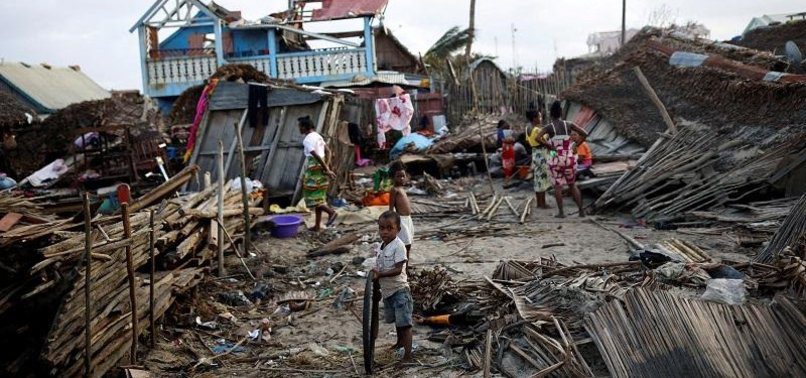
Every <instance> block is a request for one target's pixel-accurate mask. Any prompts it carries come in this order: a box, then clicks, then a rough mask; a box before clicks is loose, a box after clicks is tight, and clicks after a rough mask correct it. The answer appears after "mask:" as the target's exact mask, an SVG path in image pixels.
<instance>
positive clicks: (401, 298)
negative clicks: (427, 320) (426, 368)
mask: <svg viewBox="0 0 806 378" xmlns="http://www.w3.org/2000/svg"><path fill="white" fill-rule="evenodd" d="M399 232H400V216H399V215H398V214H397V213H395V212H394V211H391V210H388V211H385V212H384V213H383V214H381V216H380V218H378V233H379V234H380V235H381V240H382V241H383V244H381V248H380V250H379V251H378V253H377V255H376V260H375V268H374V269H372V279H373V280H376V282H377V283H378V285H380V288H381V295H382V296H383V312H384V321H385V322H386V323H395V330H396V332H397V342H396V343H395V345H392V347H391V348H390V349H392V350H397V349H398V348H401V347H402V348H403V350H404V354H403V361H411V341H412V332H411V327H412V324H413V322H412V312H413V311H414V301H413V300H412V299H411V290H410V289H409V282H408V276H407V275H406V261H407V260H408V259H407V258H406V248H405V246H404V245H403V242H402V241H400V238H398V237H397V235H398V233H399Z"/></svg>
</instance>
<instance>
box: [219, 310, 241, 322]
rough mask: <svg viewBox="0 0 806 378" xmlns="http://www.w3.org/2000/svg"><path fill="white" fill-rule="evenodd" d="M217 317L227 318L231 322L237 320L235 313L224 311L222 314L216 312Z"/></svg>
mask: <svg viewBox="0 0 806 378" xmlns="http://www.w3.org/2000/svg"><path fill="white" fill-rule="evenodd" d="M218 317H219V318H221V319H225V320H229V321H230V322H232V323H237V322H238V318H236V317H235V315H232V313H231V312H224V313H222V314H218Z"/></svg>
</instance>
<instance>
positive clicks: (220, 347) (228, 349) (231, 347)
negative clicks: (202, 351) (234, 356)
mask: <svg viewBox="0 0 806 378" xmlns="http://www.w3.org/2000/svg"><path fill="white" fill-rule="evenodd" d="M210 349H211V350H212V351H213V353H215V354H222V353H243V352H246V348H244V347H243V346H240V345H236V344H235V343H233V342H231V341H226V340H224V339H220V340H218V343H216V345H213V346H212V347H210Z"/></svg>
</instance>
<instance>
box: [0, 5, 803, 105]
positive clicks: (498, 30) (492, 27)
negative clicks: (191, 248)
mask: <svg viewBox="0 0 806 378" xmlns="http://www.w3.org/2000/svg"><path fill="white" fill-rule="evenodd" d="M205 1H206V0H205ZM218 3H219V4H221V5H223V6H225V7H227V8H229V9H232V10H241V11H243V14H244V16H245V17H247V18H251V19H257V18H259V17H261V16H264V15H266V14H268V13H271V12H274V11H277V10H279V9H283V8H285V7H286V6H287V4H288V2H287V1H286V0H269V1H267V0H220V1H218ZM468 3H469V1H467V0H390V2H389V6H388V8H387V11H386V15H385V17H384V23H385V24H386V25H387V27H389V28H390V29H391V30H392V32H393V33H395V35H396V36H397V37H398V38H399V39H400V40H401V41H402V42H403V43H404V44H406V45H407V46H408V47H409V48H410V49H411V50H412V51H413V52H415V53H416V52H421V53H425V51H426V50H428V48H429V47H430V46H431V44H433V43H434V42H435V41H436V40H437V39H438V38H439V37H440V36H441V35H442V33H444V32H445V31H446V30H448V29H449V28H450V27H452V26H454V25H458V26H460V27H466V26H467V23H468ZM151 4H152V1H151V0H125V1H108V0H106V1H105V0H68V1H57V0H35V1H30V0H28V1H11V0H6V1H2V2H0V25H3V26H2V27H0V56H1V57H2V58H4V59H6V60H15V61H25V62H29V63H40V62H48V63H51V64H56V65H72V64H78V65H80V66H81V67H82V69H83V70H84V72H86V73H87V74H88V75H90V76H91V77H92V78H93V79H95V80H96V81H97V82H98V83H100V84H101V85H102V86H104V87H107V88H115V89H130V88H140V87H141V73H140V63H139V47H138V42H137V36H136V35H135V34H130V33H129V32H128V29H129V27H130V26H131V25H132V24H134V22H135V21H137V19H138V18H139V17H140V16H141V15H142V14H143V13H144V12H145V11H146V10H147V9H148V7H149V6H150V5H151ZM663 5H666V7H668V8H669V9H672V10H673V11H674V12H673V13H674V14H675V15H676V16H677V17H676V18H677V19H678V21H680V22H685V21H689V20H693V21H697V22H701V23H703V24H705V25H706V26H707V27H708V28H709V29H711V31H712V37H713V38H717V39H729V38H731V37H733V36H735V35H738V34H740V33H741V31H742V30H743V29H744V27H745V25H747V23H748V22H749V21H750V19H751V18H752V17H755V16H759V15H762V14H777V13H792V12H800V11H804V10H806V9H804V6H803V3H802V2H800V1H795V0H765V1H757V0H734V1H732V2H730V4H729V5H727V4H726V2H725V1H718V0H678V1H674V2H671V1H663V0H642V1H641V2H636V1H633V0H628V1H627V27H641V26H643V25H644V24H645V23H646V22H647V20H648V18H649V15H650V14H651V13H652V11H653V10H656V9H659V8H660V7H661V6H663ZM513 24H514V26H515V28H516V29H517V31H516V32H515V49H514V52H515V54H513V46H512V32H511V27H512V25H513ZM476 27H477V31H478V32H477V40H476V43H475V44H474V51H477V52H480V53H484V54H488V55H496V50H497V52H498V53H497V56H498V59H497V62H498V63H499V64H500V65H501V66H502V67H504V68H508V67H510V66H512V64H513V56H515V57H516V58H517V62H516V63H517V64H518V65H521V66H524V67H527V68H528V69H531V68H534V67H535V66H537V67H538V68H540V69H543V70H547V69H550V67H551V65H552V64H553V63H554V60H555V59H556V58H557V57H572V56H575V55H580V54H584V53H587V52H588V50H587V45H586V44H585V40H586V39H587V36H588V34H589V33H592V32H597V31H608V30H618V29H619V28H620V27H621V2H620V1H618V0H564V1H534V0H527V1H523V0H519V1H515V0H477V9H476ZM496 41H497V42H496Z"/></svg>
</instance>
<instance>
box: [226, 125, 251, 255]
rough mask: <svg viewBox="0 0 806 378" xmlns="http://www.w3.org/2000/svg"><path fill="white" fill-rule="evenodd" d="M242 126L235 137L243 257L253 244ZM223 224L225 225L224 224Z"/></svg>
mask: <svg viewBox="0 0 806 378" xmlns="http://www.w3.org/2000/svg"><path fill="white" fill-rule="evenodd" d="M242 126H243V123H241V124H240V125H235V136H236V137H237V138H238V155H239V157H240V158H241V200H242V201H243V225H244V231H243V255H244V257H246V256H249V248H250V245H249V244H251V236H250V235H249V229H250V228H251V227H250V224H249V223H250V220H249V190H248V189H247V188H246V157H245V156H244V152H243V136H242V135H241V127H242ZM222 224H223V223H222Z"/></svg>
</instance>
